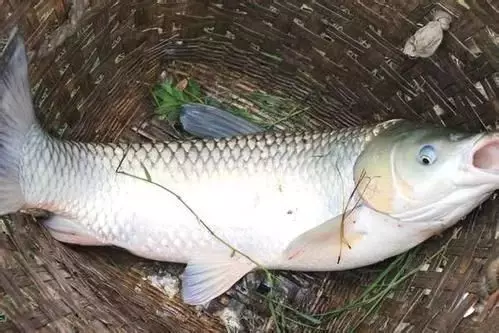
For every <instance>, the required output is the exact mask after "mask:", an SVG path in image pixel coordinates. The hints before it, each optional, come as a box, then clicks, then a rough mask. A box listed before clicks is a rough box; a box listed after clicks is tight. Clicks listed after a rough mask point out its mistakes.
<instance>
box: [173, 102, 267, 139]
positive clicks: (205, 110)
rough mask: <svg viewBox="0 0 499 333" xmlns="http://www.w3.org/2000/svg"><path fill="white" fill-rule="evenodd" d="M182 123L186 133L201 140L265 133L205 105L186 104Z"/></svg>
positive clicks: (226, 113)
mask: <svg viewBox="0 0 499 333" xmlns="http://www.w3.org/2000/svg"><path fill="white" fill-rule="evenodd" d="M180 122H181V123H182V126H183V128H184V130H185V131H186V132H188V133H190V134H192V135H194V136H197V137H199V138H227V137H231V136H236V135H245V134H253V133H259V132H263V131H264V130H263V128H261V127H259V126H257V125H255V124H252V123H251V122H249V121H247V120H245V119H242V118H240V117H237V116H235V115H233V114H231V113H229V112H227V111H223V110H220V109H218V108H216V107H214V106H209V105H204V104H194V103H193V104H184V105H183V106H182V107H181V109H180Z"/></svg>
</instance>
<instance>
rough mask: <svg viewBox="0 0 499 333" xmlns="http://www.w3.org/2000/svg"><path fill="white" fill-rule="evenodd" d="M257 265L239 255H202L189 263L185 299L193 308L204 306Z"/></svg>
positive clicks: (184, 285)
mask: <svg viewBox="0 0 499 333" xmlns="http://www.w3.org/2000/svg"><path fill="white" fill-rule="evenodd" d="M255 267H256V264H254V263H253V262H251V261H249V260H248V259H247V258H244V257H242V256H240V255H238V254H234V255H230V254H225V253H224V254H213V255H209V254H206V255H202V256H200V257H198V258H197V259H196V260H193V261H191V262H189V263H188V264H187V267H186V268H185V271H184V273H183V275H182V297H183V300H184V302H185V303H187V304H190V305H201V304H205V303H207V302H209V301H211V300H212V299H214V298H216V297H218V296H220V295H221V294H223V293H224V292H226V291H227V290H228V289H230V288H231V287H232V286H233V285H234V284H235V283H236V282H237V281H239V280H240V279H241V278H242V277H243V276H244V275H246V274H247V273H249V272H250V271H252V270H253V269H254V268H255Z"/></svg>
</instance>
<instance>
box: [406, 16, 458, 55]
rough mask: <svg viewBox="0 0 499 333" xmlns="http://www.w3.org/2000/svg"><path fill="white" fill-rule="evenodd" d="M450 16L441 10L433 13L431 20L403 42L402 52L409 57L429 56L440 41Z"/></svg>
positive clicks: (446, 28)
mask: <svg viewBox="0 0 499 333" xmlns="http://www.w3.org/2000/svg"><path fill="white" fill-rule="evenodd" d="M451 22H452V17H451V15H450V14H449V13H447V12H446V11H443V10H437V11H436V12H434V13H433V20H432V21H430V22H428V23H427V24H426V25H425V26H423V27H421V28H420V29H418V30H417V31H416V32H415V33H414V35H412V36H411V37H410V38H409V39H408V40H407V41H406V43H405V46H404V50H403V52H404V53H405V54H407V55H408V56H410V57H421V58H427V57H431V56H432V55H433V54H434V53H435V51H436V50H437V48H438V47H439V45H440V43H441V42H442V39H443V36H444V31H445V30H448V29H449V27H450V23H451Z"/></svg>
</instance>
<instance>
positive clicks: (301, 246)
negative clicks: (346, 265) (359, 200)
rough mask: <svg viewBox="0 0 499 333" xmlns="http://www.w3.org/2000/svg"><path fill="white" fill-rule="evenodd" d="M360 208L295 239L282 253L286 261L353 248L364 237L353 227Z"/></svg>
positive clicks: (361, 232) (362, 233)
mask: <svg viewBox="0 0 499 333" xmlns="http://www.w3.org/2000/svg"><path fill="white" fill-rule="evenodd" d="M360 209H362V207H359V208H355V209H353V210H349V211H347V212H345V213H344V214H341V215H338V216H336V217H334V218H332V219H330V220H327V221H326V222H324V223H322V224H320V225H318V226H317V227H315V228H313V229H310V230H307V231H305V232H304V233H302V234H301V235H299V236H298V237H296V238H295V239H294V240H293V241H291V243H290V244H289V245H288V247H287V248H286V250H285V251H284V256H285V258H287V259H288V260H293V259H295V258H306V257H308V256H315V255H317V253H319V252H323V251H325V250H327V251H334V252H331V253H335V252H338V253H339V251H340V250H341V249H342V248H346V249H348V248H349V247H354V246H355V244H356V243H357V242H359V241H360V240H361V239H362V238H363V237H364V235H365V233H364V232H363V231H362V230H360V229H359V228H356V227H355V223H356V221H355V219H356V217H357V216H358V213H359V211H360Z"/></svg>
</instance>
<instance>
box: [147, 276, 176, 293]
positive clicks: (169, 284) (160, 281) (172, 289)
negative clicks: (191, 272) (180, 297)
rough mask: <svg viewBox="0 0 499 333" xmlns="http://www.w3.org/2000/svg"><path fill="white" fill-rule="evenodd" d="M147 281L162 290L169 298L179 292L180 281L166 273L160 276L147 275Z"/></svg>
mask: <svg viewBox="0 0 499 333" xmlns="http://www.w3.org/2000/svg"><path fill="white" fill-rule="evenodd" d="M147 280H149V282H151V284H152V285H153V286H155V287H156V288H159V289H161V290H163V291H164V292H165V294H166V295H167V296H168V297H169V298H173V297H174V296H175V295H177V294H178V293H179V291H180V289H179V285H180V281H179V279H178V277H176V276H173V275H172V274H170V273H168V272H164V273H161V275H160V274H155V275H149V276H148V277H147Z"/></svg>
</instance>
